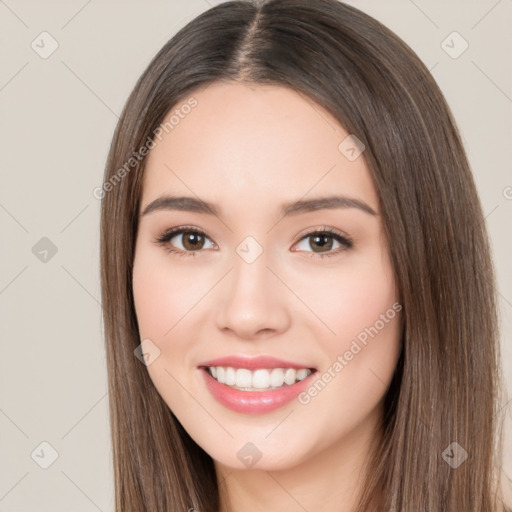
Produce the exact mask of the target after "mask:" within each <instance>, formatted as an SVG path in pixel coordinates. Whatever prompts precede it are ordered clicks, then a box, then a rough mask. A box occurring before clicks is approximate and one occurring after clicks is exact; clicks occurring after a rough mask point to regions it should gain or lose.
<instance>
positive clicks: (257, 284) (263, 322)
mask: <svg viewBox="0 0 512 512" xmlns="http://www.w3.org/2000/svg"><path fill="white" fill-rule="evenodd" d="M269 266H270V265H269V261H268V259H267V257H266V253H265V251H264V252H263V254H261V255H260V256H259V257H258V258H257V259H256V261H253V262H252V263H248V262H246V261H245V260H244V259H242V258H240V257H239V256H238V255H237V254H235V255H234V257H233V268H232V270H231V272H229V274H228V275H227V276H226V278H225V279H224V280H223V281H224V282H223V284H222V286H221V287H219V290H218V295H217V297H216V301H217V305H216V308H217V311H216V315H215V318H216V322H217V326H218V328H219V329H220V330H222V331H225V332H229V333H231V334H232V335H233V336H235V337H237V338H240V339H245V340H256V339H263V338H268V337H271V336H275V335H276V334H278V333H281V332H283V331H285V330H286V329H288V327H289V325H290V319H291V317H290V308H289V307H288V301H289V300H290V297H289V295H290V293H289V291H288V290H287V289H286V287H285V286H284V285H283V283H282V282H281V281H280V280H279V279H278V278H277V277H276V271H275V269H273V268H272V270H271V269H269V268H268V267H269ZM286 292H288V294H287V293H286Z"/></svg>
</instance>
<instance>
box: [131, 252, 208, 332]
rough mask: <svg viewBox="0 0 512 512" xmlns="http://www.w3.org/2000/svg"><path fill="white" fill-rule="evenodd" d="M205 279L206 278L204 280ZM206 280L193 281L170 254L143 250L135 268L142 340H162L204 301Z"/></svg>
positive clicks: (135, 294)
mask: <svg viewBox="0 0 512 512" xmlns="http://www.w3.org/2000/svg"><path fill="white" fill-rule="evenodd" d="M203 277H204V276H203ZM206 286H207V284H205V282H204V279H203V278H198V279H192V278H191V276H190V274H189V273H187V272H184V271H183V270H180V266H179V265H176V264H175V263H171V262H170V258H168V256H167V254H166V253H165V252H164V251H162V254H158V253H155V252H154V251H150V250H145V249H144V248H141V249H140V250H138V252H137V253H136V258H135V262H134V268H133V296H134V303H135V310H136V315H137V321H138V325H139V331H140V335H141V337H142V338H151V339H153V338H154V339H155V340H161V339H163V338H164V337H166V336H171V335H172V334H171V332H172V330H173V329H174V327H175V326H176V325H177V324H178V323H179V322H180V320H181V319H182V318H183V317H185V315H187V314H188V313H189V312H190V311H191V309H193V308H194V306H195V305H196V304H198V303H199V302H200V300H201V297H202V296H203V295H204V293H205V289H207V288H205V287H206Z"/></svg>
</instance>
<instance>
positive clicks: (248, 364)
mask: <svg viewBox="0 0 512 512" xmlns="http://www.w3.org/2000/svg"><path fill="white" fill-rule="evenodd" d="M198 366H199V367H202V366H225V367H226V366H231V367H233V368H247V369H248V370H257V369H259V368H295V369H296V370H300V369H301V368H311V367H310V366H307V365H303V364H297V363H293V362H291V361H284V360H283V359H276V358H275V357H270V356H257V357H248V356H228V357H221V358H219V359H211V360H210V361H205V362H203V363H200V364H199V365H198ZM311 369H313V368H311Z"/></svg>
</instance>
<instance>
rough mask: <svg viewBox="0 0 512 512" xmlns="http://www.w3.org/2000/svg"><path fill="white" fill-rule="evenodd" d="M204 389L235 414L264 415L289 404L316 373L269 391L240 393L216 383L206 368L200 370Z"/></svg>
mask: <svg viewBox="0 0 512 512" xmlns="http://www.w3.org/2000/svg"><path fill="white" fill-rule="evenodd" d="M200 370H201V373H202V374H203V378H204V379H205V383H206V387H207V388H208V389H209V390H210V393H211V394H212V395H213V397H214V398H215V399H216V400H217V401H218V402H220V403H221V404H222V405H224V406H225V407H227V408H228V409H231V410H232V411H235V412H242V413H246V414H264V413H266V412H270V411H274V410H275V409H279V408H280V407H282V406H284V405H285V404H287V403H289V402H291V401H292V400H293V399H294V398H296V397H297V395H299V394H300V393H301V392H302V391H304V390H305V389H306V388H307V387H308V386H309V384H310V382H311V378H312V377H313V376H314V375H315V373H316V372H312V373H311V374H310V375H308V376H307V377H306V378H305V379H303V380H301V381H299V382H296V383H295V384H292V385H291V386H283V387H280V388H277V389H272V390H270V391H240V390H238V389H233V388H231V387H229V386H226V385H224V384H221V383H220V382H217V381H216V380H215V379H214V378H213V377H212V376H211V375H210V373H209V371H208V370H207V369H206V368H201V369H200Z"/></svg>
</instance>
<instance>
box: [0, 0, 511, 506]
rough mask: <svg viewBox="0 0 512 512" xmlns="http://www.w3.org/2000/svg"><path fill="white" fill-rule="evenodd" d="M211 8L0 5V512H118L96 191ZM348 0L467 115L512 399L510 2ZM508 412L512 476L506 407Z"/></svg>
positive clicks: (82, 0)
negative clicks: (174, 57) (176, 45)
mask: <svg viewBox="0 0 512 512" xmlns="http://www.w3.org/2000/svg"><path fill="white" fill-rule="evenodd" d="M214 3H219V2H213V1H212V0H208V1H206V0H187V1H185V0H177V1H169V0H168V1H163V0H138V1H134V0H132V1H127V0H124V1H122V2H121V1H114V0H89V1H86V0H67V1H63V0H62V1H55V0H53V1H48V0H47V1H44V2H40V1H36V0H33V1H30V0H0V49H1V50H0V52H1V54H0V55H1V66H0V120H1V122H0V155H1V162H2V163H1V169H2V170H1V186H0V223H1V243H2V264H1V266H0V308H1V309H0V310H1V322H0V336H1V343H2V345H1V348H2V355H1V357H0V511H2V512H22V511H23V512H36V511H37V512H60V511H62V512H64V511H66V512H69V511H73V512H94V511H98V510H100V511H103V512H110V511H112V510H113V480H112V471H111V461H110V458H111V447H110V433H109V423H108V421H109V418H108V395H107V379H106V366H105V352H104V345H103V337H102V320H101V307H100V286H99V258H98V234H99V206H100V204H99V201H98V200H97V199H96V198H95V197H94V196H93V190H94V189H95V187H97V186H99V185H101V182H102V175H103V170H104V165H105V159H106V156H107V152H108V149H109V146H110V142H111V139H112V135H113V131H114V127H115V125H116V122H117V120H118V116H119V114H120V113H121V110H122V107H123V105H124V102H125V101H126V99H127V97H128V95H129V93H130V91H131V89H132V88H133V86H134V84H135V82H136V80H137V78H138V77H139V75H140V74H141V73H142V71H143V70H144V68H145V67H146V65H147V64H148V63H149V61H150V59H151V58H152V57H153V56H154V55H155V54H156V52H157V51H158V50H159V49H160V48H161V47H162V46H163V45H164V43H165V42H166V41H168V40H169V39H170V38H171V37H172V36H173V35H174V34H175V33H176V31H177V30H178V29H180V28H181V27H183V26H184V25H185V24H186V23H187V22H189V21H190V20H191V19H192V18H194V17H195V16H196V15H198V14H199V13H201V12H203V11H204V10H206V9H208V8H209V7H210V6H211V5H214ZM348 3H350V4H352V5H354V6H356V7H359V8H360V9H361V10H363V11H365V12H367V13H368V14H370V15H372V16H374V17H375V18H377V19H378V20H380V21H381V22H383V23H384V24H385V25H386V26H388V27H389V28H391V29H392V30H393V31H394V32H396V33H397V34H398V35H399V36H400V37H401V38H403V39H404V40H405V41H406V42H407V43H408V44H409V45H410V46H411V47H412V48H413V49H414V50H415V51H416V52H417V54H418V55H419V57H420V58H421V59H422V60H423V61H424V63H425V64H426V65H427V67H428V68H429V69H430V70H431V71H432V74H433V75H434V77H435V79H436V80H437V82H438V84H439V85H440V87H441V89H442V90H443V92H444V94H445V96H446V98H447V100H448V103H449V104H450V106H451V108H452V110H453V113H454V115H455V118H456V120H457V122H458V124H459V127H460V130H461V132H462V137H463V140H464V143H465V145H466V149H467V152H468V156H469V159H470V162H471V165H472V169H473V173H474V177H475V180H476V183H477V186H478V190H479V193H480V197H481V201H482V205H483V209H484V211H485V215H486V224H487V227H488V229H489V233H490V236H491V239H492V244H493V253H494V260H495V264H496V270H497V276H498V283H499V292H500V313H501V327H502V346H503V365H504V371H505V373H506V375H508V393H509V395H511V393H510V391H511V384H512V379H510V376H511V375H512V349H511V343H510V339H511V332H512V325H511V324H512V322H511V318H512V271H511V268H510V263H511V261H512V243H511V235H510V233H511V229H510V226H511V224H512V222H511V221H512V173H511V162H512V150H511V146H512V138H511V135H512V134H511V132H512V130H511V126H512V72H511V70H512V66H511V59H510V54H511V52H512V31H511V30H510V26H511V22H512V1H511V0H499V1H496V0H480V1H467V0H466V1H462V0H459V1H454V0H452V1H450V2H445V1H441V0H439V1H427V0H415V1H412V0H399V1H385V2H383V1H380V0H360V1H356V0H352V1H350V2H348ZM43 32H46V34H42V33H43ZM453 32H457V34H453ZM443 41H444V43H443ZM466 45H467V48H466ZM52 50H53V53H51V55H48V53H50V52H51V51H52ZM463 50H464V51H463ZM482 342H484V340H482ZM502 417H505V418H506V419H507V423H506V429H507V430H506V433H507V435H506V438H505V441H506V444H505V451H506V456H505V458H504V469H505V471H506V473H507V474H508V476H509V477H512V457H511V452H512V441H511V438H512V436H511V430H512V429H511V425H512V410H511V405H510V404H508V405H507V406H506V407H504V408H503V410H502ZM42 443H43V444H42ZM45 465H46V466H48V467H47V468H46V469H45V468H44V467H43V466H45ZM311 512H313V511H311Z"/></svg>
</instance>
